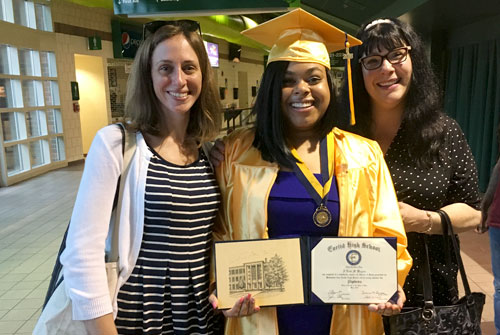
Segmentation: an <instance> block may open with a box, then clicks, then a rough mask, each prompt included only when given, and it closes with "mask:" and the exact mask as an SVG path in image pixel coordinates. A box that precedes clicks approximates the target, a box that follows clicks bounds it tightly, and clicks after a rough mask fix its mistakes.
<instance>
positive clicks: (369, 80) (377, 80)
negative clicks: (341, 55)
mask: <svg viewBox="0 0 500 335" xmlns="http://www.w3.org/2000/svg"><path fill="white" fill-rule="evenodd" d="M389 51H391V50H387V49H385V48H383V47H381V48H379V49H375V50H374V51H373V52H372V53H370V54H369V56H371V55H381V56H385V55H387V54H388V53H389ZM362 71H363V80H364V84H365V88H366V91H367V92H368V94H369V95H370V99H371V102H372V104H373V105H374V106H377V107H379V108H386V109H393V108H397V107H398V106H400V107H404V103H405V98H406V94H407V93H408V89H409V88H410V82H411V75H412V62H411V56H410V54H408V57H407V58H406V60H405V61H404V62H402V63H399V64H391V63H390V62H389V61H388V60H387V59H384V60H383V62H382V65H381V66H380V67H379V68H377V69H374V70H366V69H365V68H364V67H362Z"/></svg>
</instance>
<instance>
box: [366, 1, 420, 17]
mask: <svg viewBox="0 0 500 335" xmlns="http://www.w3.org/2000/svg"><path fill="white" fill-rule="evenodd" d="M427 1H429V0H396V1H394V2H393V3H392V4H391V5H390V6H387V7H385V8H383V9H382V10H381V11H380V12H378V13H375V14H374V15H372V16H371V17H370V20H375V19H379V18H382V17H400V16H401V15H403V14H405V13H408V12H410V11H412V10H413V9H415V8H417V7H419V6H421V5H423V4H424V3H426V2H427Z"/></svg>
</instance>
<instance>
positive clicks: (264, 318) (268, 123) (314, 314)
mask: <svg viewBox="0 0 500 335" xmlns="http://www.w3.org/2000/svg"><path fill="white" fill-rule="evenodd" d="M243 34H244V35H246V36H248V37H250V38H253V39H255V40H257V41H258V42H260V43H263V44H265V45H269V46H271V45H272V48H271V52H270V55H269V61H268V65H267V68H266V70H265V72H264V74H263V78H262V82H261V86H260V88H259V93H258V96H257V101H256V104H255V106H254V112H255V113H257V121H256V126H255V127H254V128H251V129H242V130H237V131H235V132H233V133H232V134H231V135H230V136H228V137H227V138H226V139H225V143H224V144H225V149H224V159H223V160H222V161H221V162H220V164H219V166H218V169H217V170H216V174H217V179H218V181H219V184H220V188H221V195H222V209H221V211H220V215H219V220H218V222H217V223H216V226H215V227H214V238H215V240H247V239H267V238H279V237H284V236H304V235H305V236H365V237H372V236H394V237H397V268H398V283H399V285H400V286H402V285H403V283H404V280H405V277H406V275H407V273H408V271H409V269H410V267H411V257H410V256H409V254H408V252H407V251H406V244H407V242H406V235H405V232H404V227H403V223H402V221H401V217H400V214H399V210H398V203H397V200H396V196H395V193H394V188H393V185H392V181H391V177H390V175H389V173H388V170H387V167H386V165H385V162H384V159H383V155H382V152H381V151H380V148H379V146H378V144H377V143H376V142H374V141H370V140H367V139H365V138H363V137H360V136H358V135H354V134H351V133H348V132H345V131H342V130H339V129H337V128H335V124H336V118H337V115H336V110H335V109H334V106H335V95H334V94H333V92H334V88H333V84H332V80H331V77H330V73H329V70H330V62H329V52H332V51H334V50H338V49H341V48H344V42H345V40H346V39H347V40H348V41H349V43H351V44H359V43H360V42H359V41H358V40H356V39H355V38H352V37H351V36H348V35H346V34H345V33H344V32H342V31H340V30H338V29H337V28H335V27H333V26H331V25H329V24H328V23H326V22H324V21H322V20H320V19H318V18H316V17H315V16H313V15H311V14H309V13H307V12H305V11H303V10H301V9H296V10H294V11H292V12H289V13H287V14H285V15H282V16H280V17H278V18H276V19H274V20H271V21H268V22H266V23H264V24H261V25H259V26H257V27H255V28H252V29H250V30H247V31H245V32H243ZM403 301H404V294H402V292H400V298H399V299H398V301H397V302H396V303H392V302H387V303H386V304H373V305H369V306H365V305H349V306H347V305H334V306H333V307H332V305H319V306H306V305H291V306H278V307H262V308H259V307H257V306H256V305H255V301H254V299H253V298H252V297H249V296H247V297H246V298H244V299H240V300H239V301H238V302H237V303H236V304H235V306H234V307H233V308H232V309H230V310H228V311H226V312H225V314H226V316H228V318H227V321H226V334H245V335H250V334H318V335H320V334H342V335H349V334H352V335H359V334H364V335H370V334H376V335H380V334H383V327H382V318H381V315H391V314H393V313H398V312H399V311H400V309H401V307H402V304H403ZM216 304H217V301H216V300H215V299H214V301H213V305H214V306H216ZM238 316H239V317H238ZM242 316H243V317H242Z"/></svg>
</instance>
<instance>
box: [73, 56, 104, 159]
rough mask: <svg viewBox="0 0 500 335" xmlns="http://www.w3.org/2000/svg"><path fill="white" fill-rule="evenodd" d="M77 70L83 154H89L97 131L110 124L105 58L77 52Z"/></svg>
mask: <svg viewBox="0 0 500 335" xmlns="http://www.w3.org/2000/svg"><path fill="white" fill-rule="evenodd" d="M75 71H76V81H77V82H78V87H79V90H80V100H79V103H80V126H81V130H82V146H83V154H84V155H87V153H88V152H89V148H90V144H91V143H92V140H93V139H94V136H95V134H96V133H97V131H98V130H99V129H101V128H102V127H104V126H107V125H108V124H109V120H108V111H107V108H106V86H105V79H104V63H103V59H102V58H101V57H97V56H87V55H77V54H75Z"/></svg>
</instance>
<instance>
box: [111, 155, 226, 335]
mask: <svg viewBox="0 0 500 335" xmlns="http://www.w3.org/2000/svg"><path fill="white" fill-rule="evenodd" d="M151 150H152V149H151ZM152 151H153V150H152ZM219 202H220V194H219V188H218V186H217V183H216V181H215V178H214V175H213V173H212V170H211V168H210V165H209V163H208V161H207V159H206V157H205V155H204V154H203V151H202V150H200V155H199V158H198V160H197V161H195V162H194V163H192V164H189V165H186V166H178V165H175V164H172V163H169V162H167V161H165V160H163V159H162V158H161V157H160V156H159V155H158V154H157V153H156V152H154V151H153V157H152V158H151V161H150V163H149V167H148V174H147V180H146V194H145V213H144V235H143V239H142V245H141V250H140V252H139V257H138V259H137V263H136V265H135V267H134V270H133V272H132V274H131V276H130V278H129V279H128V281H127V282H126V283H125V284H124V285H123V286H122V287H121V288H120V291H119V294H118V315H117V318H116V320H115V324H116V327H117V329H118V333H119V334H134V335H138V334H148V335H149V334H212V333H213V330H212V317H213V314H212V308H211V306H210V304H209V302H208V285H209V270H210V252H211V244H212V236H211V235H212V225H213V221H214V218H215V215H216V212H217V209H218V206H219Z"/></svg>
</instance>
